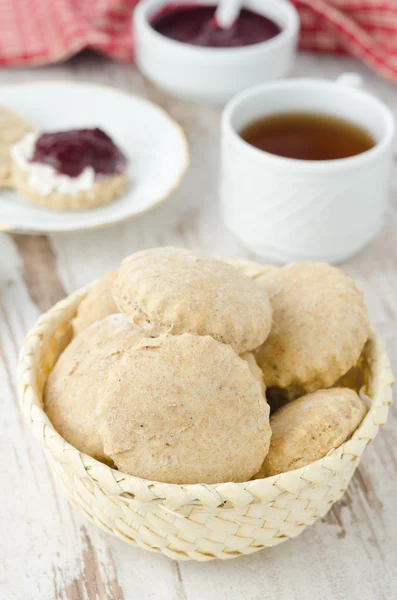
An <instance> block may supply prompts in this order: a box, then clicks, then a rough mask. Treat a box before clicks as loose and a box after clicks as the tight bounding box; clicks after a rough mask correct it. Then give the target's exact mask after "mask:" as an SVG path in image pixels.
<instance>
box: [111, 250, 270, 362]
mask: <svg viewBox="0 0 397 600" xmlns="http://www.w3.org/2000/svg"><path fill="white" fill-rule="evenodd" d="M113 297H114V299H115V302H116V304H117V306H118V308H119V309H120V311H121V312H124V313H125V314H126V315H127V317H128V318H129V319H130V320H131V322H133V323H135V324H136V325H138V326H140V327H142V328H144V329H145V330H146V331H148V332H149V333H150V334H152V335H161V334H164V333H173V334H181V333H194V334H197V335H211V336H212V337H213V338H214V339H216V340H218V341H220V342H223V343H225V344H230V345H231V346H232V347H233V349H234V350H235V351H236V352H238V353H241V352H245V351H247V350H252V349H253V348H256V347H257V346H259V345H260V344H262V342H263V341H264V340H265V339H266V337H267V336H268V334H269V331H270V327H271V319H272V309H271V305H270V302H269V298H268V296H267V293H266V291H265V290H264V289H263V288H261V287H260V286H258V285H257V284H256V283H255V282H254V281H253V280H251V279H249V278H248V277H247V276H245V275H244V274H242V273H239V272H238V270H237V269H235V268H234V267H232V266H231V265H228V264H227V263H225V262H224V261H222V260H218V259H216V258H211V257H206V256H201V255H198V254H195V253H193V252H191V251H188V250H182V249H178V248H154V249H152V250H144V251H142V252H137V253H136V254H134V255H132V256H130V257H128V258H126V259H125V260H124V261H123V262H122V263H121V267H120V269H119V274H118V276H117V279H116V281H115V283H114V286H113Z"/></svg>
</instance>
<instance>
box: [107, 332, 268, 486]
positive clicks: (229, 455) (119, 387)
mask: <svg viewBox="0 0 397 600" xmlns="http://www.w3.org/2000/svg"><path fill="white" fill-rule="evenodd" d="M252 369H253V370H252ZM262 385H263V383H262V381H261V375H260V374H259V372H258V371H257V370H256V365H255V363H251V366H250V365H249V364H248V363H247V362H246V361H245V360H244V359H242V358H241V357H239V356H238V355H237V354H236V353H235V352H234V351H233V350H232V348H231V347H230V346H227V345H225V344H221V343H219V342H217V341H216V340H214V339H213V338H212V337H210V336H196V335H192V334H189V333H186V334H182V335H175V336H174V335H164V336H161V337H158V338H155V339H144V340H142V342H141V343H140V344H139V345H138V346H137V347H135V348H133V349H131V350H129V351H127V352H125V353H124V354H123V356H122V358H121V359H120V360H118V361H117V363H116V364H114V365H113V366H112V368H111V369H109V370H108V373H107V377H106V380H105V384H104V386H103V388H102V390H101V398H100V401H99V402H98V406H97V415H98V423H99V432H100V435H101V437H102V440H103V444H104V449H105V453H106V454H107V455H108V456H110V457H111V458H112V459H113V461H114V462H115V464H116V465H117V467H118V468H119V469H120V470H121V471H124V472H125V473H130V474H132V475H135V476H136V477H142V478H145V479H150V480H156V481H161V482H165V483H220V482H226V481H247V480H249V479H250V478H251V477H252V476H253V475H254V474H255V473H256V472H258V470H259V469H260V466H261V464H262V463H263V460H264V458H265V456H266V454H267V451H268V448H269V442H270V435H271V431H270V427H269V407H268V405H267V403H266V400H265V397H264V395H263V393H262Z"/></svg>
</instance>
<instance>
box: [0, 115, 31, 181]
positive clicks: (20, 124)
mask: <svg viewBox="0 0 397 600" xmlns="http://www.w3.org/2000/svg"><path fill="white" fill-rule="evenodd" d="M32 131H33V126H32V125H30V123H28V122H27V121H25V119H24V118H23V117H20V116H19V115H18V114H16V113H14V112H13V111H11V110H9V109H8V108H5V107H4V106H0V188H2V187H12V160H11V155H10V150H11V148H12V147H13V146H14V144H16V143H17V142H19V140H21V139H22V138H23V137H24V136H25V135H26V134H27V133H29V132H32Z"/></svg>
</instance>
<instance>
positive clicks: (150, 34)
mask: <svg viewBox="0 0 397 600" xmlns="http://www.w3.org/2000/svg"><path fill="white" fill-rule="evenodd" d="M197 3H199V4H200V5H202V4H209V5H214V4H215V3H216V2H215V0H199V1H198V2H197ZM167 4H173V3H172V2H170V0H142V1H141V2H140V3H139V4H138V6H137V7H136V9H135V12H134V19H133V28H134V39H135V40H136V62H137V65H138V67H139V69H140V70H141V71H142V73H144V75H146V76H147V77H148V79H150V80H151V81H153V82H154V83H155V84H157V85H158V86H159V87H161V88H163V89H165V90H167V91H168V92H170V93H172V94H174V95H176V96H179V97H181V98H183V99H185V100H193V101H197V102H209V103H215V104H219V103H224V102H226V101H227V100H229V99H230V98H231V97H232V96H234V95H235V94H236V93H238V92H240V91H241V90H244V89H246V88H248V87H251V86H253V85H256V84H258V83H263V82H264V81H270V80H273V79H278V78H280V77H283V76H284V75H287V73H288V72H289V71H290V70H291V69H292V66H293V62H294V58H295V54H296V45H297V38H298V31H299V17H298V13H297V11H296V10H295V8H294V7H293V5H292V4H290V3H289V2H287V1H286V0H266V2H264V0H245V1H244V6H245V7H246V8H249V9H251V10H252V11H254V12H257V13H260V14H262V15H265V16H266V17H269V18H270V19H271V20H273V21H274V22H276V23H277V24H278V25H280V27H281V29H282V31H281V33H279V35H277V36H276V37H274V38H272V39H271V40H269V41H267V42H263V43H260V44H253V45H252V46H244V47H241V48H230V49H229V48H226V49H225V48H202V47H198V46H193V45H189V44H183V43H181V42H177V41H175V40H171V39H169V38H167V37H165V36H163V35H161V34H159V33H158V32H157V31H155V30H154V29H153V28H152V27H151V26H150V19H151V18H152V17H153V16H154V15H155V14H156V13H157V12H158V11H159V10H160V9H161V8H162V7H163V6H165V5H167ZM174 4H175V2H174Z"/></svg>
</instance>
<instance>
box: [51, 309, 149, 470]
mask: <svg viewBox="0 0 397 600" xmlns="http://www.w3.org/2000/svg"><path fill="white" fill-rule="evenodd" d="M142 337H143V335H142V332H141V331H139V330H138V329H137V328H136V327H134V326H133V325H131V323H130V322H129V321H127V319H126V318H125V317H124V315H121V314H114V315H110V316H108V317H107V318H106V319H103V320H102V321H96V322H95V323H93V324H92V325H91V326H90V327H87V328H86V329H85V330H84V331H83V332H82V333H81V334H80V335H78V336H77V337H76V338H75V339H74V340H73V341H72V342H71V343H70V344H69V346H67V347H66V349H65V350H64V352H63V353H62V354H61V356H60V357H59V359H58V361H57V363H56V365H55V366H54V368H53V369H52V371H51V373H50V375H49V377H48V380H47V382H46V385H45V390H44V408H45V411H46V413H47V415H48V417H49V419H50V421H51V422H52V424H53V425H54V427H55V429H56V430H57V431H58V433H60V435H61V436H62V437H63V438H64V439H65V440H66V441H67V442H69V443H70V444H72V446H74V447H75V448H77V449H78V450H80V452H84V453H85V454H89V455H90V456H92V457H94V458H97V459H98V460H102V461H105V462H108V458H107V457H106V456H105V454H104V452H103V444H102V441H101V439H100V437H99V434H98V431H97V419H96V415H95V407H96V404H97V401H98V395H99V392H98V388H99V387H100V385H101V383H102V381H103V379H104V377H105V374H106V372H107V371H108V369H109V368H110V367H111V365H113V364H114V363H115V362H116V361H117V360H119V358H120V356H122V354H123V353H124V352H125V351H126V350H127V349H129V348H131V347H132V346H134V345H136V344H137V343H138V342H140V340H141V339H142Z"/></svg>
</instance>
